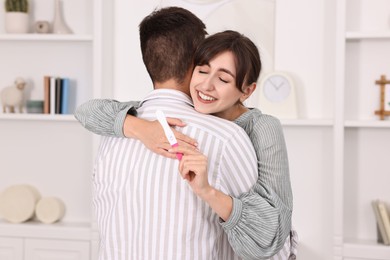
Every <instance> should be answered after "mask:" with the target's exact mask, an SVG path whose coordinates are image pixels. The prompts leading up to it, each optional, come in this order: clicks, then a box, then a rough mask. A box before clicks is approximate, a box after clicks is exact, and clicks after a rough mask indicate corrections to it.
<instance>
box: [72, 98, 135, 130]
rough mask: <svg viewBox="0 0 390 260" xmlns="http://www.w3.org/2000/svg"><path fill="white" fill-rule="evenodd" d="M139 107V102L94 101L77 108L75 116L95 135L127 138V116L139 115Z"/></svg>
mask: <svg viewBox="0 0 390 260" xmlns="http://www.w3.org/2000/svg"><path fill="white" fill-rule="evenodd" d="M138 106H139V102H138V101H129V102H118V101H116V100H112V99H92V100H89V101H87V102H86V103H84V104H82V105H80V106H79V107H77V109H76V112H75V114H74V116H75V117H76V119H77V120H78V121H79V122H80V123H81V125H82V126H83V127H85V128H86V129H87V130H89V131H91V132H93V133H95V134H98V135H103V136H116V137H125V136H124V134H123V123H124V121H125V118H126V115H127V114H130V115H134V116H135V115H137V111H136V108H138Z"/></svg>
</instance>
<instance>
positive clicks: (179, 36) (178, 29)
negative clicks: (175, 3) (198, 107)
mask: <svg viewBox="0 0 390 260" xmlns="http://www.w3.org/2000/svg"><path fill="white" fill-rule="evenodd" d="M205 29H206V26H205V25H204V23H203V22H202V21H201V20H200V19H199V18H198V17H196V16H195V15H194V14H193V13H191V12H190V11H188V10H186V9H183V8H179V7H167V8H163V9H159V10H156V11H154V12H153V13H151V14H150V15H148V16H147V17H145V18H144V19H143V20H142V22H141V24H140V26H139V31H140V40H141V51H142V58H143V61H144V63H145V66H146V69H147V71H148V73H149V75H150V77H151V79H152V81H153V83H156V82H159V83H163V82H166V81H168V80H170V79H174V80H176V82H178V83H180V84H181V83H183V81H184V80H185V78H186V76H187V73H188V71H189V70H190V69H192V67H193V54H194V51H195V49H196V48H197V46H198V45H199V44H200V43H201V42H202V41H203V40H204V38H205V36H206V34H207V33H206V30H205Z"/></svg>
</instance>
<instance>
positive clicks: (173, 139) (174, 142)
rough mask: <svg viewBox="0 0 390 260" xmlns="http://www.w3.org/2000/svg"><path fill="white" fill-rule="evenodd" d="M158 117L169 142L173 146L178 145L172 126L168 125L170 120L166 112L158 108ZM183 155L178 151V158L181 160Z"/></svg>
mask: <svg viewBox="0 0 390 260" xmlns="http://www.w3.org/2000/svg"><path fill="white" fill-rule="evenodd" d="M156 117H157V120H158V122H160V124H161V126H162V128H163V129H164V133H165V136H166V138H167V139H168V142H169V144H170V145H171V146H172V147H176V146H178V145H179V144H178V143H177V140H176V137H175V135H174V134H173V132H172V129H171V127H170V126H169V125H168V122H167V119H166V118H165V115H164V112H163V111H161V110H157V111H156ZM182 156H183V155H182V154H181V153H176V157H177V159H179V160H181V158H182Z"/></svg>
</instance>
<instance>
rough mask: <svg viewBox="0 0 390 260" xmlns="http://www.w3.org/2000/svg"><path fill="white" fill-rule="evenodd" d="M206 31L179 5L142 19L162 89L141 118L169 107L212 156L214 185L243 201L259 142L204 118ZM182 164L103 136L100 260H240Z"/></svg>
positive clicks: (98, 186) (147, 58) (97, 177)
mask: <svg viewBox="0 0 390 260" xmlns="http://www.w3.org/2000/svg"><path fill="white" fill-rule="evenodd" d="M205 34H206V32H205V26H204V24H203V23H202V22H201V21H200V20H199V19H198V18H197V17H196V16H195V15H193V14H192V13H191V12H189V11H187V10H185V9H182V8H178V7H170V8H164V9H160V10H158V11H155V12H153V13H152V14H151V15H149V16H147V17H146V18H145V19H144V20H143V21H142V22H141V24H140V40H141V50H142V56H143V61H144V63H145V65H146V68H147V71H148V73H149V75H150V77H151V79H152V81H153V85H154V89H155V90H154V91H152V92H151V93H150V94H149V95H148V96H147V97H146V98H145V99H144V100H143V101H142V102H141V105H140V107H139V108H138V109H137V117H138V118H142V119H147V120H155V119H156V116H155V112H156V110H163V111H164V113H165V114H166V116H168V117H177V118H181V119H183V120H184V121H185V122H186V124H187V125H186V126H185V127H183V128H182V132H183V133H184V134H186V135H189V136H191V137H193V138H196V140H197V142H198V143H199V146H198V148H199V149H200V150H201V151H202V153H204V154H205V155H206V156H208V158H210V161H209V169H208V174H209V181H210V184H211V185H212V186H214V187H217V188H218V189H220V190H221V191H224V192H225V193H227V194H231V195H233V196H238V195H239V194H240V193H242V192H244V191H248V190H249V189H250V188H251V187H252V185H253V184H254V183H255V182H256V179H257V175H258V174H257V166H256V156H255V153H254V150H253V147H252V144H251V142H250V140H249V138H248V137H247V135H246V133H245V132H244V131H243V130H242V129H241V128H240V127H239V126H237V125H235V124H234V123H232V122H228V121H225V120H222V119H219V118H216V117H213V116H209V115H202V114H199V113H197V112H196V111H195V110H194V109H193V107H192V102H191V99H190V98H189V96H188V95H189V82H190V79H191V74H192V69H193V65H192V54H193V51H194V50H195V48H196V46H197V45H198V44H199V43H200V41H202V40H203V39H204V37H205ZM78 119H79V120H80V121H83V120H87V119H80V118H78ZM134 119H135V120H136V118H134ZM178 163H179V162H178V160H175V159H169V158H166V157H163V156H161V155H158V154H156V153H153V152H152V151H150V150H149V149H147V148H146V147H145V146H144V145H143V144H142V143H141V142H140V141H138V140H136V139H126V138H115V137H104V138H103V139H102V144H101V146H100V148H99V151H98V155H97V160H96V164H95V167H94V177H93V183H94V188H95V194H94V205H95V209H96V214H97V221H98V228H99V233H100V243H101V244H100V252H99V259H121V260H122V259H123V260H124V259H126V260H127V259H137V260H138V259H237V256H236V255H235V254H234V252H233V250H232V248H231V247H230V245H229V242H228V240H227V236H226V234H225V233H224V232H223V230H222V227H221V226H220V225H219V219H218V216H217V215H216V214H215V213H214V212H213V211H212V210H211V208H210V207H209V206H208V205H206V204H205V203H204V202H203V201H202V200H200V199H199V198H198V197H197V196H196V195H195V194H194V193H193V192H192V190H191V188H189V187H188V186H187V183H186V182H185V181H184V180H183V179H182V178H181V176H180V174H179V171H178ZM237 169H240V170H242V171H241V173H240V174H237ZM232 179H234V180H235V181H234V182H232Z"/></svg>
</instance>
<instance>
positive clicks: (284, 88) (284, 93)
mask: <svg viewBox="0 0 390 260" xmlns="http://www.w3.org/2000/svg"><path fill="white" fill-rule="evenodd" d="M290 92H291V84H290V82H289V80H288V79H287V78H286V77H283V76H282V75H272V76H270V77H268V78H267V79H266V80H265V81H264V85H263V93H264V96H265V97H266V98H267V99H268V100H269V101H271V102H282V101H284V100H286V98H288V96H289V95H290Z"/></svg>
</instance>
